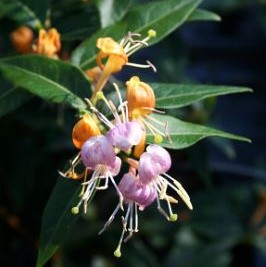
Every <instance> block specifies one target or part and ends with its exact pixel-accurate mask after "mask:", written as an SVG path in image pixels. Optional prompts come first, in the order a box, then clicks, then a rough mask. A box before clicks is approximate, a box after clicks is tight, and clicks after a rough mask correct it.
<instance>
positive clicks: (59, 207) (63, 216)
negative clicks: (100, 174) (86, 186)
mask: <svg viewBox="0 0 266 267" xmlns="http://www.w3.org/2000/svg"><path fill="white" fill-rule="evenodd" d="M79 186H80V183H78V182H74V181H71V180H67V179H64V178H62V177H60V178H59V179H58V181H57V183H56V185H55V188H54V190H53V192H52V194H51V196H50V199H49V201H48V203H47V206H46V208H45V210H44V213H43V220H42V227H41V236H40V245H39V252H38V259H37V264H36V267H42V266H44V264H45V263H46V262H47V261H48V260H49V259H50V258H51V257H52V256H53V254H54V253H55V252H56V250H57V249H58V247H59V245H60V244H61V243H62V241H63V240H64V239H65V238H66V236H67V234H68V233H69V232H70V230H71V229H72V226H73V225H74V223H75V221H76V219H77V218H78V216H77V215H73V214H72V213H71V208H72V207H73V206H75V205H76V204H77V202H78V192H79V188H80V187H79Z"/></svg>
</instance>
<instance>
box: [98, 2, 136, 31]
mask: <svg viewBox="0 0 266 267" xmlns="http://www.w3.org/2000/svg"><path fill="white" fill-rule="evenodd" d="M131 2H132V0H120V1H115V0H96V2H95V4H96V6H97V7H98V10H99V13H100V19H101V26H102V28H104V27H107V26H110V25H111V24H114V23H115V22H117V21H119V20H121V19H122V18H123V16H124V15H125V14H126V13H127V11H128V9H129V7H130V5H131Z"/></svg>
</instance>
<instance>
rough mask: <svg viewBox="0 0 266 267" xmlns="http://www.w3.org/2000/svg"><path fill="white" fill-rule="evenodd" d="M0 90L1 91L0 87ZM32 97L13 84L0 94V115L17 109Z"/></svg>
mask: <svg viewBox="0 0 266 267" xmlns="http://www.w3.org/2000/svg"><path fill="white" fill-rule="evenodd" d="M0 91H3V90H2V89H0ZM31 97H32V95H31V94H29V93H27V92H26V91H24V90H21V89H19V88H17V87H15V86H13V87H10V88H9V89H7V90H4V92H3V93H1V94H0V117H2V116H4V115H6V114H7V113H9V112H11V111H13V110H15V109H17V108H18V107H20V106H21V105H23V104H24V103H25V102H27V101H28V100H29V99H30V98H31Z"/></svg>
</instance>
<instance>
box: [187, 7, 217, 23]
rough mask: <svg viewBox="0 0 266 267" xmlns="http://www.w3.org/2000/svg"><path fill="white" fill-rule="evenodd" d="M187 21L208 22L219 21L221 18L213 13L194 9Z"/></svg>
mask: <svg viewBox="0 0 266 267" xmlns="http://www.w3.org/2000/svg"><path fill="white" fill-rule="evenodd" d="M188 20H189V21H198V20H210V21H221V17H220V16H219V15H217V14H216V13H214V12H211V11H208V10H204V9H196V10H195V11H194V12H193V13H192V14H191V15H190V16H189V18H188Z"/></svg>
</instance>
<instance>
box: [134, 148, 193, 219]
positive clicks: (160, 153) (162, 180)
mask: <svg viewBox="0 0 266 267" xmlns="http://www.w3.org/2000/svg"><path fill="white" fill-rule="evenodd" d="M146 151H147V152H144V153H143V154H142V155H141V156H140V160H139V164H138V175H139V180H140V182H141V183H143V184H145V185H149V186H150V187H153V189H154V190H156V192H157V195H158V197H157V208H158V210H159V211H160V212H161V213H162V214H163V215H164V216H165V217H166V218H167V220H169V221H175V220H176V219H177V214H174V213H173V211H172V207H171V204H172V203H177V202H178V200H177V199H176V198H175V197H173V196H171V195H169V194H168V192H167V191H168V189H169V188H171V189H172V191H174V192H176V193H177V194H178V195H179V197H180V198H181V199H182V200H183V201H184V202H185V203H186V205H187V206H188V208H189V209H193V207H192V204H191V202H190V198H189V195H188V194H187V192H186V191H185V189H184V188H183V186H182V185H181V184H180V183H179V182H178V181H177V180H175V179H174V178H173V177H171V176H170V175H168V174H167V173H166V172H167V171H168V170H169V168H170V167H171V158H170V155H169V153H168V152H167V150H165V149H164V148H163V147H160V146H158V145H149V146H148V147H147V149H146ZM160 200H165V201H166V202H167V207H168V213H167V212H165V211H164V210H163V208H162V207H161V204H160Z"/></svg>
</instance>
